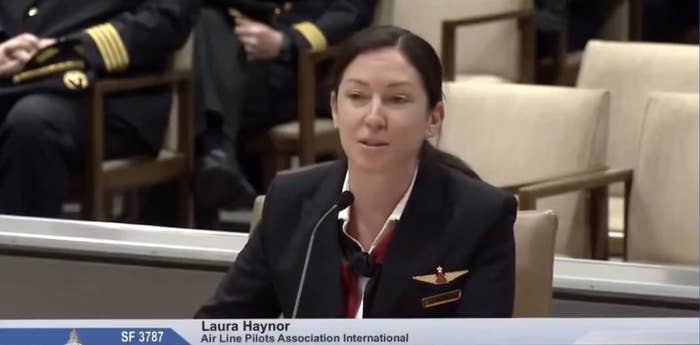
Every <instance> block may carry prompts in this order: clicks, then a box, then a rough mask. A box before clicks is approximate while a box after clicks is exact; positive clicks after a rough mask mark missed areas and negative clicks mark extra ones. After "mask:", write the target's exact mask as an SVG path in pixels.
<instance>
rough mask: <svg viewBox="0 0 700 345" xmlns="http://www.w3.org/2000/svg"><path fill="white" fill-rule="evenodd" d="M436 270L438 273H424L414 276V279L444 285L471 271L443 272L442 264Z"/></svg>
mask: <svg viewBox="0 0 700 345" xmlns="http://www.w3.org/2000/svg"><path fill="white" fill-rule="evenodd" d="M435 270H436V271H437V273H435V274H424V275H420V276H414V277H413V279H414V280H417V281H421V282H424V283H428V284H432V285H442V284H447V283H450V282H452V281H453V280H455V279H457V278H459V277H461V276H463V275H465V274H467V272H469V270H462V271H452V272H443V269H442V266H438V267H437V268H435Z"/></svg>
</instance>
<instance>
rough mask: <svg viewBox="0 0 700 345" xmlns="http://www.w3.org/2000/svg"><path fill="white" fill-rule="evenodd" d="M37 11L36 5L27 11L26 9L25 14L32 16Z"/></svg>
mask: <svg viewBox="0 0 700 345" xmlns="http://www.w3.org/2000/svg"><path fill="white" fill-rule="evenodd" d="M37 13H39V9H38V8H36V7H32V8H30V9H29V11H27V16H29V17H34V16H36V14H37Z"/></svg>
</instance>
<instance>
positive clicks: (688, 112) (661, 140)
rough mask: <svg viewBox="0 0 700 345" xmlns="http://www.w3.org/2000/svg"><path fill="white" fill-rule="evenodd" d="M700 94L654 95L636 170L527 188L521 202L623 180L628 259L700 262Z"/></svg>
mask: <svg viewBox="0 0 700 345" xmlns="http://www.w3.org/2000/svg"><path fill="white" fill-rule="evenodd" d="M698 111H699V110H698V94H697V93H685V94H684V93H651V94H650V96H649V98H648V102H646V111H645V114H646V115H645V120H644V121H643V128H642V133H641V136H640V137H641V139H640V145H639V156H638V160H637V164H636V167H635V169H634V172H633V171H632V170H630V169H611V170H609V171H605V172H598V173H594V174H591V175H588V176H577V177H573V178H569V179H565V180H561V181H557V182H549V183H543V184H536V185H532V186H527V187H524V188H522V189H520V191H519V196H520V200H521V201H522V202H527V203H531V202H532V201H533V200H534V199H537V198H540V197H545V196H550V195H556V194H560V193H566V192H571V191H576V190H579V189H581V188H591V187H599V186H602V187H607V185H609V184H611V183H616V182H617V183H619V182H624V183H625V184H626V186H627V187H628V190H629V188H630V187H631V192H630V194H631V196H630V199H629V204H628V205H629V207H628V214H627V217H626V218H628V219H629V222H628V223H627V226H626V227H625V231H626V233H625V240H626V242H625V243H626V247H627V250H626V251H625V254H626V258H627V259H629V260H634V261H647V262H656V263H668V264H687V265H695V266H697V264H698V226H699V224H698V207H699V205H698V125H699V123H698Z"/></svg>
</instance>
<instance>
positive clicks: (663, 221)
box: [627, 93, 700, 266]
mask: <svg viewBox="0 0 700 345" xmlns="http://www.w3.org/2000/svg"><path fill="white" fill-rule="evenodd" d="M698 125H699V124H698V94H672V93H652V94H650V96H649V100H648V102H647V106H646V120H645V122H644V128H643V130H642V139H641V144H640V147H639V152H640V153H639V160H638V163H637V166H636V169H635V171H634V180H633V183H632V191H631V199H630V201H629V208H630V210H629V230H628V231H627V232H628V234H629V235H630V238H629V242H627V246H628V247H627V249H628V254H627V258H628V259H629V260H634V261H652V262H661V263H679V264H689V265H694V266H697V265H698V240H699V239H698V229H700V227H699V224H698V206H699V205H698Z"/></svg>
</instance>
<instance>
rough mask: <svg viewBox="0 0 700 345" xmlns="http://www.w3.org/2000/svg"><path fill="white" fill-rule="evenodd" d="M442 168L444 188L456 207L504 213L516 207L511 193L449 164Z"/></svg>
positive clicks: (512, 210) (513, 210)
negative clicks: (444, 181)
mask: <svg viewBox="0 0 700 345" xmlns="http://www.w3.org/2000/svg"><path fill="white" fill-rule="evenodd" d="M442 170H443V172H444V176H445V180H446V190H447V191H448V193H449V194H450V199H451V200H452V201H453V202H454V203H455V204H456V205H457V206H458V207H460V208H461V206H464V207H470V208H472V209H479V210H481V211H484V212H488V211H500V212H506V213H511V212H515V210H516V209H517V201H516V199H515V197H514V196H513V194H512V193H509V192H506V191H504V190H502V189H500V188H497V187H494V186H492V185H490V184H489V183H487V182H485V181H483V180H481V179H479V178H477V177H474V176H470V175H468V174H466V173H464V172H462V171H460V170H458V169H455V168H452V167H449V166H445V165H443V166H442Z"/></svg>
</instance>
